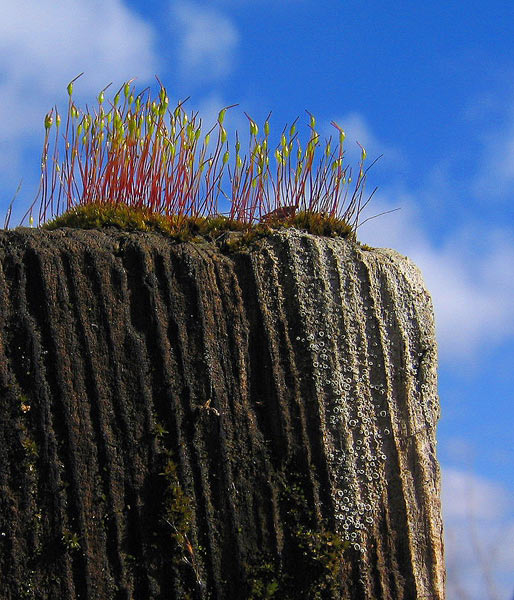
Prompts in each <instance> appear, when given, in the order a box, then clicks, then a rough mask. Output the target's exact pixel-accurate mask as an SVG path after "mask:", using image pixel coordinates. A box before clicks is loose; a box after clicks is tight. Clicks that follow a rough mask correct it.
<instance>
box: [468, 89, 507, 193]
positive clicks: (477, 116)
mask: <svg viewBox="0 0 514 600" xmlns="http://www.w3.org/2000/svg"><path fill="white" fill-rule="evenodd" d="M467 116H468V119H469V120H470V122H471V123H472V125H473V127H474V128H475V129H476V131H477V133H476V139H477V141H478V148H477V149H478V155H479V168H478V170H477V173H476V176H475V177H474V179H473V181H472V186H471V187H472V190H473V191H474V193H475V194H476V196H477V198H479V199H480V198H482V199H483V198H484V197H487V200H489V199H494V200H496V201H501V200H502V199H503V200H509V201H510V200H512V195H513V194H512V189H513V184H514V97H513V96H512V94H511V95H510V96H507V97H505V95H503V94H502V97H501V99H500V98H499V97H494V96H493V97H488V98H487V101H485V102H484V100H483V99H481V100H480V101H479V102H477V103H476V104H475V105H474V106H472V107H471V108H470V109H468V114H467Z"/></svg>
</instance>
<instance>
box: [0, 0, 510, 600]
mask: <svg viewBox="0 0 514 600" xmlns="http://www.w3.org/2000/svg"><path fill="white" fill-rule="evenodd" d="M0 7H1V9H2V19H1V20H0V119H1V121H0V123H1V125H0V164H1V165H2V168H1V169H0V216H2V218H3V215H4V214H5V211H6V209H7V206H8V204H9V202H10V200H11V198H12V196H13V195H14V193H15V191H16V188H17V186H18V184H19V182H20V180H21V179H23V183H22V188H21V191H20V194H19V196H18V199H17V201H16V204H15V210H14V216H13V223H15V224H17V221H16V217H19V216H21V214H22V213H23V212H24V210H25V209H26V207H27V205H28V204H29V203H30V202H31V201H32V199H33V197H34V195H35V193H36V190H37V184H38V168H39V155H40V151H41V144H42V139H43V118H44V115H45V113H46V112H47V111H48V110H49V109H50V108H51V107H52V106H53V105H54V104H56V103H57V104H58V106H60V107H61V112H65V107H66V85H67V83H68V81H70V80H71V79H72V78H73V77H75V76H76V75H77V74H78V73H80V72H82V71H84V72H85V74H84V76H83V77H82V78H81V79H80V80H79V81H78V82H77V84H76V86H75V92H76V97H77V99H78V102H79V104H80V103H81V100H82V102H83V103H85V102H89V103H90V104H92V103H93V102H94V98H95V96H96V94H97V92H98V91H99V90H100V89H101V88H103V87H104V86H105V85H106V84H108V83H109V82H111V81H113V82H114V85H113V88H114V87H115V86H117V87H119V86H120V85H121V84H122V83H123V82H124V81H125V80H127V79H129V78H132V77H137V85H138V86H141V87H140V89H143V87H146V85H148V84H150V85H154V84H155V80H154V75H156V74H157V75H158V76H159V78H160V79H161V81H163V83H164V84H165V85H166V87H167V88H168V92H169V95H170V102H171V103H172V104H173V103H174V102H176V101H178V99H183V98H185V97H187V96H191V100H190V101H189V107H190V108H191V110H192V109H193V108H194V109H197V110H200V113H201V116H202V117H203V118H204V122H207V123H209V124H210V123H214V121H215V118H216V116H217V112H218V111H219V109H221V108H222V107H223V106H226V105H228V104H233V103H239V105H240V106H238V107H237V108H235V109H232V111H230V113H229V115H228V117H227V122H228V124H229V125H230V126H231V128H232V129H233V128H237V129H238V130H241V131H243V130H244V131H246V130H247V121H246V118H245V117H244V115H243V111H246V112H247V113H249V114H250V115H251V116H252V117H253V118H254V119H255V120H256V121H257V122H260V123H262V122H263V121H264V119H265V117H266V115H267V114H268V112H269V111H270V110H271V111H273V115H272V131H273V127H275V128H276V129H275V131H277V132H280V131H281V129H282V127H283V126H284V125H285V124H286V123H291V122H292V121H293V120H294V119H295V118H296V117H297V116H300V118H301V119H303V120H304V122H306V120H307V117H306V114H305V112H304V111H305V109H308V110H309V111H311V112H312V113H313V114H315V115H316V118H317V121H318V128H319V129H320V130H321V131H323V132H326V135H327V136H328V135H329V133H330V126H329V123H330V121H331V120H335V121H337V122H338V123H339V124H340V125H341V126H342V127H343V128H344V129H345V131H346V133H347V141H348V142H349V146H348V147H349V148H353V150H350V151H349V154H348V158H349V160H350V162H352V161H353V162H356V161H357V159H358V156H359V154H358V150H359V149H358V146H357V144H356V143H355V142H356V141H359V142H360V143H361V144H362V145H363V146H364V147H365V148H366V149H367V152H368V156H369V157H370V158H375V157H376V156H378V155H379V154H383V158H382V159H381V160H380V161H379V163H377V165H376V166H375V167H374V168H373V169H372V170H371V172H370V173H369V176H368V184H369V186H370V189H371V188H372V187H374V186H378V188H379V190H378V192H377V194H376V196H375V198H374V200H373V202H372V203H371V204H370V206H369V211H368V213H367V215H366V216H371V215H373V214H376V213H379V212H382V211H383V210H388V209H392V208H397V207H399V208H401V210H400V211H397V212H394V213H392V214H389V215H385V216H383V217H380V218H377V219H374V220H371V221H369V222H368V223H366V224H364V225H363V226H362V227H361V228H360V230H359V237H360V239H361V241H363V242H366V243H368V244H370V245H375V246H384V247H392V248H395V249H397V250H398V251H400V252H401V253H402V254H406V255H408V256H409V257H410V258H412V259H413V260H414V262H416V264H418V266H419V267H420V268H421V270H422V272H423V274H424V277H425V281H426V283H427V286H428V288H429V290H430V291H431V293H432V295H433V300H434V305H435V310H436V322H437V328H438V342H439V349H440V367H439V393H440V397H441V405H442V419H441V421H440V424H439V428H438V437H439V458H440V461H441V465H442V469H443V482H444V490H443V500H444V511H445V526H446V536H447V539H446V545H447V554H448V565H449V589H448V596H449V600H454V599H455V600H458V599H460V598H464V597H466V598H469V599H471V600H475V599H476V600H479V599H480V600H484V599H486V600H487V599H493V598H494V599H496V598H497V599H501V600H511V598H512V595H513V594H514V549H513V547H514V545H513V544H512V540H513V539H514V476H513V475H514V467H513V465H514V443H513V441H512V428H513V422H514V408H513V402H512V400H513V390H514V375H513V368H512V365H513V364H514V302H513V296H514V275H513V265H514V211H513V206H514V41H513V40H514V4H513V3H511V2H506V1H505V0H503V1H495V0H489V1H488V2H485V1H476V2H471V3H470V2H463V1H454V2H439V1H435V2H429V3H418V2H412V1H411V0H410V1H408V2H407V1H401V2H400V1H396V2H394V3H386V2H377V1H371V2H366V3H364V2H356V1H353V0H351V1H342V0H339V1H337V2H336V1H331V0H328V1H325V2H323V3H320V2H315V1H313V0H280V1H279V2H277V1H276V0H274V1H272V0H259V1H257V0H210V1H209V2H189V1H186V0H183V1H178V2H171V1H169V0H168V1H164V0H147V1H145V2H143V1H139V0H130V1H128V0H102V1H101V2H100V1H97V0H67V1H66V2H65V1H63V0H37V2H36V1H35V0H33V1H28V0H18V2H17V3H13V2H7V1H6V0H0ZM486 573H489V577H486V576H484V575H485V574H486ZM459 586H460V588H459ZM459 590H460V591H459ZM465 593H467V596H465V595H464V594H465Z"/></svg>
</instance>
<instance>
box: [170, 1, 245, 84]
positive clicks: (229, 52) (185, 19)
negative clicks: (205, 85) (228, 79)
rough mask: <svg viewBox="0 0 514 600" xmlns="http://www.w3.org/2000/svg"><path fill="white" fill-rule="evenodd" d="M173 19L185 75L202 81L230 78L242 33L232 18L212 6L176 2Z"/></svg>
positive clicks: (181, 66)
mask: <svg viewBox="0 0 514 600" xmlns="http://www.w3.org/2000/svg"><path fill="white" fill-rule="evenodd" d="M172 16H173V20H174V25H175V27H173V31H174V33H176V35H177V36H178V39H179V59H180V68H181V70H182V71H183V74H184V75H185V76H187V77H188V79H196V80H201V81H212V80H216V79H220V78H222V77H225V76H226V75H228V73H230V71H231V69H232V66H233V63H234V58H235V56H234V55H235V50H236V48H237V46H238V44H239V33H238V31H237V29H236V28H235V26H234V24H233V23H232V22H231V21H230V19H229V18H228V17H226V16H225V15H224V14H223V13H221V12H220V11H219V10H216V9H215V8H212V7H211V6H206V5H200V4H193V3H190V2H174V3H173V8H172Z"/></svg>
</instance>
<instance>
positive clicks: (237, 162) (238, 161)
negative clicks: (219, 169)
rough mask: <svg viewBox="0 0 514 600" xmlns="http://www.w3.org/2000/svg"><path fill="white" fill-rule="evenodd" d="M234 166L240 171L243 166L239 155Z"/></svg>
mask: <svg viewBox="0 0 514 600" xmlns="http://www.w3.org/2000/svg"><path fill="white" fill-rule="evenodd" d="M236 165H237V168H238V169H240V168H241V167H242V166H243V161H242V160H241V157H240V156H239V154H238V155H237V156H236Z"/></svg>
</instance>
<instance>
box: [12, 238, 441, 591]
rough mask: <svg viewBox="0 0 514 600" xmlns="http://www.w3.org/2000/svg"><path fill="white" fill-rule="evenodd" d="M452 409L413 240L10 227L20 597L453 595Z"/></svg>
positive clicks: (15, 568)
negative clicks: (402, 245)
mask: <svg viewBox="0 0 514 600" xmlns="http://www.w3.org/2000/svg"><path fill="white" fill-rule="evenodd" d="M438 417H439V404H438V398H437V384H436V346H435V337H434V324H433V314H432V305H431V301H430V298H429V295H428V294H427V292H426V290H425V288H424V285H423V281H422V279H421V276H420V274H419V272H418V270H417V269H416V267H415V266H414V265H413V264H412V263H411V262H410V261H409V260H408V259H407V258H405V257H402V256H400V255H399V254H397V253H395V252H393V251H390V250H364V249H362V248H361V247H360V246H358V245H356V244H352V243H349V242H346V241H343V240H338V239H331V238H322V237H316V236H312V235H309V234H306V233H300V232H298V231H295V230H289V231H287V232H277V233H274V234H272V235H270V236H269V237H267V238H263V239H261V240H259V241H257V242H255V243H254V244H252V245H251V247H250V248H248V249H246V250H242V251H240V252H235V253H231V254H224V253H223V252H222V251H220V249H219V248H218V247H216V245H214V244H208V243H202V244H193V243H181V244H177V243H173V242H170V241H169V240H167V239H166V238H165V237H163V236H160V235H158V234H144V233H124V232H117V231H75V230H67V229H63V230H57V231H54V232H44V231H41V230H34V231H33V230H16V231H10V232H5V231H4V232H0V599H1V600H18V599H20V598H34V599H36V598H37V599H42V600H54V599H65V600H67V599H70V600H71V599H77V600H78V599H79V598H80V599H83V600H92V599H104V598H105V599H111V598H112V599H124V600H129V599H133V600H148V599H154V598H155V599H164V598H166V599H174V598H177V599H181V598H184V599H186V598H191V599H197V598H198V599H199V600H206V599H208V598H210V599H216V600H231V599H233V600H239V599H241V600H245V599H250V598H275V599H276V600H284V599H287V598H300V599H301V598H306V599H309V598H313V599H315V598H328V599H345V600H346V599H351V600H381V599H384V600H414V599H430V600H442V599H443V598H444V566H443V547H442V524H441V514H440V503H439V492H440V479H439V468H438V464H437V460H436V451H435V448H436V446H435V444H436V442H435V426H436V423H437V420H438ZM170 464H171V465H172V468H171V471H170V470H169V465H170ZM167 467H168V471H166V468H167ZM173 469H174V470H173ZM166 472H167V476H166V475H163V473H166ZM181 502H182V504H181ZM309 536H310V537H309ZM330 536H333V537H330ZM335 539H340V540H343V541H345V542H347V544H346V545H347V546H348V547H347V549H346V550H345V551H344V553H343V555H342V559H341V560H339V558H340V557H339V556H338V557H337V561H335V562H334V560H332V559H333V557H331V555H330V548H331V545H332V541H331V540H335ZM309 540H313V542H312V544H313V545H314V549H313V547H311V546H312V544H311V546H309V543H308V541H309ZM320 540H321V541H320ZM300 542H301V543H300ZM322 542H323V543H322ZM309 552H310V554H309ZM323 552H325V554H323ZM327 552H328V554H327ZM316 553H317V554H316ZM306 556H308V560H307V558H306ZM335 563H337V565H336V566H337V568H334V564H335ZM263 590H264V591H263ZM266 590H267V591H266ZM266 593H268V596H266V595H265V594H266ZM269 594H271V595H269Z"/></svg>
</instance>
